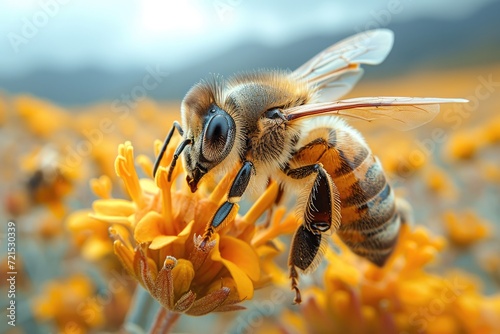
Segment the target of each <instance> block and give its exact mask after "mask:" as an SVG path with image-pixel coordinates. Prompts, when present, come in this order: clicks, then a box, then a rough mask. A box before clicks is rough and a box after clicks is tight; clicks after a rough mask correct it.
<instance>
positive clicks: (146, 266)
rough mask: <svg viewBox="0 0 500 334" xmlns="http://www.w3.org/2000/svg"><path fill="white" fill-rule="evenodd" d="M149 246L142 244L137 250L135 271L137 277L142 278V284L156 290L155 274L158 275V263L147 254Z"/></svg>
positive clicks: (148, 288) (149, 289)
mask: <svg viewBox="0 0 500 334" xmlns="http://www.w3.org/2000/svg"><path fill="white" fill-rule="evenodd" d="M146 250H147V248H146V249H145V247H144V246H143V245H140V246H139V247H138V249H137V251H136V252H135V256H134V272H135V275H136V277H138V278H140V282H142V285H143V286H144V287H145V288H146V289H147V290H148V291H153V290H154V283H155V278H156V277H155V276H156V272H157V270H156V264H155V263H154V261H153V260H152V259H150V258H148V257H147V256H146V254H145V252H146Z"/></svg>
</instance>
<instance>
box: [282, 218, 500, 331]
mask: <svg viewBox="0 0 500 334" xmlns="http://www.w3.org/2000/svg"><path fill="white" fill-rule="evenodd" d="M335 239H336V241H338V238H335ZM336 244H337V245H339V247H340V249H341V253H340V254H335V253H333V252H331V251H329V252H327V255H326V257H327V259H328V262H329V264H328V267H327V269H326V271H325V275H324V282H325V283H324V285H325V288H324V289H320V288H318V287H313V288H310V289H308V290H307V291H305V295H306V296H308V297H307V298H305V302H304V303H303V304H301V309H300V313H292V312H285V313H284V314H283V318H282V324H281V329H282V330H283V331H286V332H291V333H295V332H294V331H293V329H291V328H290V325H289V324H294V326H295V327H297V328H302V331H304V332H309V333H328V332H335V333H402V332H404V333H457V332H461V331H463V332H464V333H498V332H499V331H500V323H499V322H498V321H497V319H498V317H499V316H500V294H496V295H494V296H490V297H485V296H482V295H481V294H480V293H479V291H478V290H479V289H478V284H477V283H476V280H475V279H473V278H471V277H469V276H468V275H466V274H463V273H460V272H453V273H449V274H448V275H445V276H438V275H436V274H431V273H428V272H426V271H425V267H427V266H428V265H429V264H430V263H432V262H434V261H435V260H436V257H437V255H438V253H439V252H440V251H441V250H443V248H444V246H445V242H444V239H443V238H433V237H431V236H430V235H429V232H428V231H426V230H425V229H424V228H422V227H417V228H416V229H414V230H413V231H411V230H410V228H409V226H408V225H403V226H402V231H401V235H400V239H399V241H398V245H397V247H396V249H395V251H394V253H393V255H392V256H391V258H390V259H389V262H388V263H387V264H386V265H385V266H384V267H383V268H379V267H376V266H375V265H373V264H371V263H369V262H368V261H365V260H363V259H360V258H359V257H356V256H355V255H354V254H353V253H351V252H350V251H349V250H348V249H347V248H346V246H345V245H343V244H342V243H340V242H337V243H336Z"/></svg>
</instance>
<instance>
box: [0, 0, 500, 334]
mask: <svg viewBox="0 0 500 334" xmlns="http://www.w3.org/2000/svg"><path fill="white" fill-rule="evenodd" d="M499 13H500V2H499V1H498V0H478V1H462V2H456V1H452V0H441V1H432V0H422V1H415V0H413V1H412V0H377V1H368V0H359V1H351V2H345V1H326V0H324V1H314V2H299V1H294V2H290V1H282V0H280V1H273V2H269V1H247V0H215V1H212V0H210V1H170V0H143V1H127V2H124V1H117V0H110V1H106V2H102V1H95V0H89V1H80V0H64V1H63V0H40V1H32V0H19V1H16V0H0V36H2V38H1V39H0V50H1V52H0V125H1V128H0V142H1V143H2V144H1V145H0V146H1V147H0V159H1V161H2V167H1V172H0V175H1V177H2V182H1V185H0V187H1V188H0V196H1V200H2V207H1V208H0V217H1V220H2V226H4V225H6V223H7V221H8V220H9V219H11V220H12V219H13V220H14V221H15V222H16V226H17V247H18V248H17V255H18V256H17V260H16V265H17V267H18V272H19V274H18V276H17V281H16V286H17V291H16V298H17V299H16V300H17V302H18V309H17V326H16V327H15V328H12V327H11V326H8V325H7V324H6V321H5V317H2V318H4V320H2V321H1V322H0V332H5V331H8V332H10V333H24V332H26V333H49V332H59V331H60V332H75V333H76V332H87V331H93V332H100V331H111V332H115V331H118V330H119V329H120V328H121V326H122V324H123V323H124V322H126V323H129V324H133V323H134V322H135V321H139V320H137V319H136V318H137V317H139V318H140V316H137V314H132V315H131V314H130V312H128V310H129V309H130V308H131V306H130V305H131V303H132V298H133V294H134V289H135V284H134V283H133V282H132V281H131V280H130V279H128V278H127V277H126V275H124V274H123V272H122V270H121V269H120V268H121V267H120V265H119V264H118V263H117V262H116V259H114V258H113V254H110V247H111V246H110V245H111V243H110V241H109V240H107V231H106V228H99V227H96V230H94V231H93V232H92V233H89V232H88V231H82V230H79V228H78V226H74V225H71V224H68V218H69V217H71V215H72V213H73V212H74V211H75V210H78V209H82V208H88V207H90V206H91V205H92V201H93V200H94V199H95V195H94V194H93V193H92V192H91V191H90V187H89V180H90V179H92V178H96V177H99V176H100V175H108V176H109V177H110V178H111V179H112V180H113V181H117V178H116V175H115V172H114V167H113V163H114V158H115V156H116V150H117V146H118V144H119V143H122V142H123V141H125V140H130V141H131V142H132V143H133V144H134V147H135V149H136V152H138V153H142V154H145V155H147V156H149V157H150V158H151V159H153V149H152V147H153V146H152V143H153V141H154V140H155V139H161V138H163V137H164V136H165V134H166V132H167V131H168V130H169V128H170V126H171V122H172V121H173V120H174V119H179V105H180V101H181V99H182V97H183V96H184V94H185V93H186V92H187V90H188V89H189V88H190V87H191V86H192V85H193V84H194V83H196V82H198V81H199V80H200V79H201V78H206V77H208V76H209V75H210V74H211V73H220V74H222V75H224V76H228V75H230V74H231V73H234V72H238V71H244V70H252V69H256V68H272V69H274V68H284V69H291V70H293V69H294V68H296V67H298V66H300V65H301V64H302V63H304V62H305V61H307V60H308V59H309V58H311V57H312V56H314V55H315V54H317V53H318V52H319V51H321V50H322V49H324V48H326V47H327V46H329V45H331V44H333V43H334V42H336V41H338V40H340V39H342V38H345V37H347V36H350V35H353V34H355V33H358V32H362V31H365V30H369V29H375V28H390V29H392V30H393V31H394V32H395V43H394V48H393V51H392V52H391V53H390V55H389V56H388V58H387V59H386V61H385V62H384V63H383V64H381V65H379V66H376V67H369V66H366V67H365V75H364V78H363V79H362V80H361V82H360V83H359V84H358V85H357V86H356V88H355V89H354V90H353V91H352V92H351V93H349V97H357V96H429V97H431V96H432V97H461V98H467V99H469V100H470V103H469V104H467V105H460V106H445V107H444V108H443V109H442V112H441V114H440V115H439V116H438V117H437V118H436V120H434V121H433V122H432V123H430V124H427V125H425V126H424V127H422V128H419V129H417V130H415V131H412V132H405V133H401V132H394V131H392V130H388V129H386V128H384V127H373V126H370V125H367V124H362V123H356V122H354V123H353V125H354V126H355V127H356V128H358V129H360V130H361V131H362V133H363V134H365V136H366V139H367V141H368V143H369V144H370V146H371V147H372V149H373V151H374V152H375V153H376V154H377V155H378V156H379V158H380V159H381V161H382V163H383V165H384V166H385V168H386V170H387V172H388V174H389V175H390V178H391V179H392V181H393V183H394V184H395V186H396V188H397V192H398V194H400V195H402V196H404V197H406V198H407V199H408V200H409V202H411V203H412V205H413V208H414V216H415V223H416V224H418V225H424V226H426V227H427V228H429V230H430V231H432V232H433V233H435V234H436V235H439V236H443V237H445V238H446V240H447V243H448V246H447V248H446V250H445V251H444V252H443V253H442V254H441V256H440V259H439V261H438V262H437V264H436V265H435V266H434V267H433V268H431V269H430V270H431V271H435V272H441V271H442V270H444V269H447V268H456V269H458V270H462V271H465V272H469V273H471V274H473V275H474V276H475V277H476V278H477V279H476V282H477V287H478V291H480V293H482V294H484V295H485V296H494V295H497V294H498V288H499V284H500V257H499V254H500V243H499V241H500V239H499V233H500V232H499V228H500V205H499V204H500V114H499V105H500V94H499V90H500V21H499V20H498V15H499ZM61 171H63V173H61ZM114 189H115V193H116V195H117V196H119V195H120V194H122V193H123V189H121V188H120V187H119V186H117V187H115V188H114ZM122 196H124V195H123V194H122ZM96 231H98V232H96ZM2 232H4V231H3V230H2ZM99 233H100V236H101V237H100V238H97V237H92V238H90V237H89V235H93V236H95V235H96V234H99ZM5 240H6V239H5V238H4V237H2V255H1V259H2V263H1V264H0V268H2V281H1V283H0V285H1V287H2V290H1V291H2V297H1V306H2V312H4V310H5V307H4V306H6V305H7V302H8V301H7V299H6V298H4V297H5V296H6V295H7V288H8V287H7V285H5V281H6V280H5V279H4V277H5V276H6V273H7V268H6V260H4V257H5V253H6V250H5ZM285 253H286V252H285ZM285 261H286V254H285V256H284V257H283V262H285ZM283 268H286V266H284V267H283ZM319 272H321V268H320V270H319ZM112 280H114V281H113V282H118V283H117V284H116V286H118V287H119V288H116V289H115V288H112V287H113V286H115V285H110V281H112ZM319 281H321V280H319ZM305 282H307V280H306V281H305ZM285 291H286V290H285ZM261 298H265V295H263V296H261ZM66 299H71V300H70V301H68V300H66ZM72 303H73V304H72ZM136 303H137V301H136ZM147 303H148V302H146V304H147ZM149 303H150V304H147V305H149V306H148V307H151V308H153V309H154V308H155V305H154V303H153V302H149ZM67 305H76V309H75V308H73V309H71V307H68V306H67ZM81 305H84V306H81ZM252 305H253V304H250V303H249V304H248V306H249V307H250V309H252V307H253V306H252ZM79 306H81V307H82V308H81V309H80V310H78V309H77V308H78V307H79ZM285 306H286V307H288V306H289V305H288V304H287V305H285ZM89 310H92V311H89ZM96 310H99V311H96ZM72 311H73V312H72ZM87 311H88V312H87ZM279 312H280V310H279V308H277V309H276V310H275V312H273V313H272V314H268V316H269V318H270V319H273V316H274V313H276V314H279ZM127 313H129V315H128V318H126V316H127ZM145 313H147V312H145ZM82 314H83V315H84V316H83V318H84V319H82ZM85 314H87V315H89V316H87V317H85ZM2 315H3V313H2ZM90 315H91V316H90ZM134 317H136V318H134ZM146 318H147V317H146ZM207 319H209V320H206V319H196V320H195V321H191V320H190V319H189V318H186V319H181V322H180V323H179V328H178V329H179V331H185V332H193V331H195V330H197V328H200V326H202V324H203V323H204V321H212V323H214V322H215V323H218V324H219V325H220V323H225V324H226V325H225V327H224V326H223V327H221V328H223V330H226V331H229V332H237V331H238V330H239V329H241V328H242V327H241V326H240V324H239V323H238V322H237V321H235V319H236V318H235V317H233V318H232V317H231V316H229V315H224V316H209V317H208V318H207ZM141 321H147V319H146V320H141ZM68 324H70V325H68ZM131 326H132V325H131ZM130 328H132V327H128V329H129V331H132V330H131V329H130ZM258 329H259V328H251V330H254V331H257V330H258ZM139 332H140V331H139ZM250 332H251V331H250Z"/></svg>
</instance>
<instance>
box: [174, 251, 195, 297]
mask: <svg viewBox="0 0 500 334" xmlns="http://www.w3.org/2000/svg"><path fill="white" fill-rule="evenodd" d="M194 274H195V273H194V269H193V264H192V263H191V262H189V261H188V260H185V259H178V260H177V265H176V266H175V268H174V269H172V276H173V279H174V292H175V297H176V299H177V298H179V297H180V296H182V295H184V294H185V293H186V292H187V291H188V290H189V287H190V286H191V282H192V281H193V278H194Z"/></svg>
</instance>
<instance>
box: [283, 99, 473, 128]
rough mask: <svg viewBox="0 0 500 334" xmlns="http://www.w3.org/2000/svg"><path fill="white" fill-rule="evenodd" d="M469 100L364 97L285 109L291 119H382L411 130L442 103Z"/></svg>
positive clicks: (430, 115)
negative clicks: (328, 116) (324, 117)
mask: <svg viewBox="0 0 500 334" xmlns="http://www.w3.org/2000/svg"><path fill="white" fill-rule="evenodd" d="M467 102H468V101H467V100H465V99H440V98H429V97H363V98H355V99H347V100H340V101H336V102H326V103H312V104H304V105H301V106H298V107H293V108H290V109H286V110H284V113H285V114H286V117H287V120H288V121H295V120H299V119H302V118H305V117H312V116H319V115H339V116H345V117H351V118H356V119H361V120H364V121H368V122H374V121H380V122H383V123H384V124H387V125H389V126H392V127H395V128H397V129H399V130H410V129H413V128H416V127H418V126H420V125H422V124H425V123H427V122H429V121H431V120H432V119H433V118H434V117H435V116H436V115H437V114H438V113H439V105H440V104H442V103H467Z"/></svg>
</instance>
